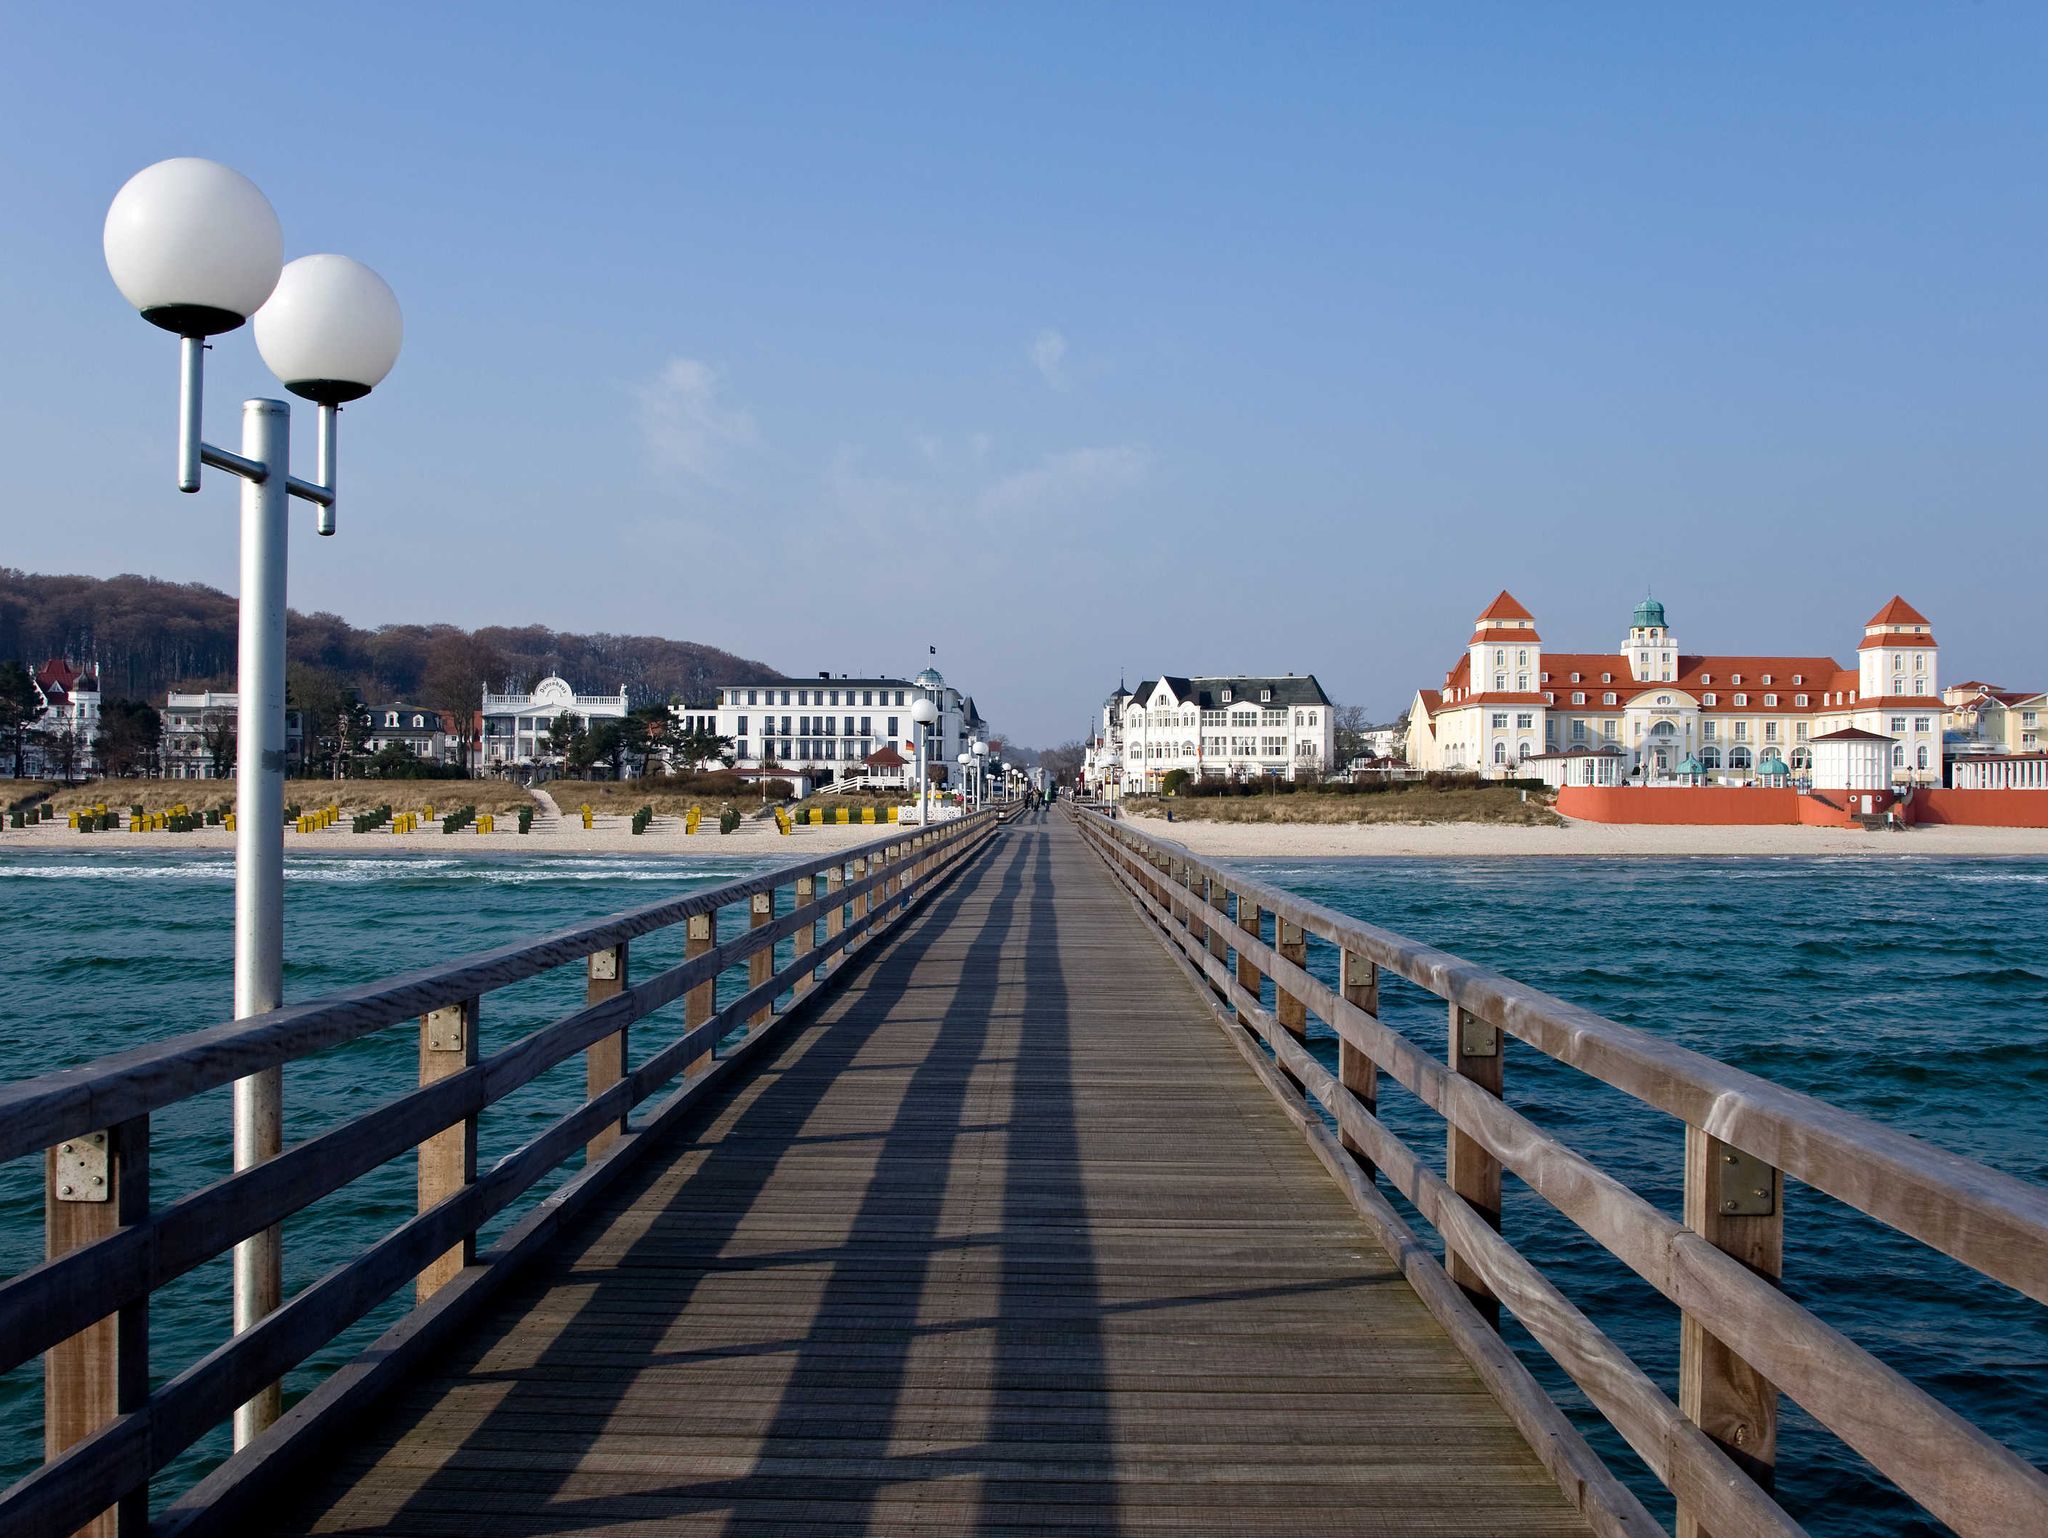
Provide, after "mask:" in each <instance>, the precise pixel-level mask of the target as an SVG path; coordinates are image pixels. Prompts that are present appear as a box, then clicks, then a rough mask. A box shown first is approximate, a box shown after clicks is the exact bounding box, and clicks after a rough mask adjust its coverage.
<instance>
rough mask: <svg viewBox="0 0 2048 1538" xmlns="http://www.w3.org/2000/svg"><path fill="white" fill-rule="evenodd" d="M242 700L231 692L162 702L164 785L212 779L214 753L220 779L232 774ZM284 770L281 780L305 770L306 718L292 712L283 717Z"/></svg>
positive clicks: (176, 695) (176, 697)
mask: <svg viewBox="0 0 2048 1538" xmlns="http://www.w3.org/2000/svg"><path fill="white" fill-rule="evenodd" d="M240 705H241V698H240V696H239V695H237V694H235V693H234V692H233V691H232V690H223V689H203V690H197V691H193V692H189V693H180V692H179V691H177V690H175V689H173V690H172V691H170V693H168V694H166V695H165V696H164V709H163V725H164V731H163V739H162V742H161V744H160V746H159V749H158V755H157V756H158V759H159V761H160V762H161V763H162V765H163V776H164V778H165V779H167V780H206V779H212V778H214V777H215V776H214V773H213V771H214V768H215V766H216V758H215V754H216V749H219V750H220V751H221V753H222V754H223V755H224V756H222V757H221V758H220V760H219V768H220V770H221V777H222V778H228V777H232V776H233V774H234V772H235V737H234V733H235V722H236V718H237V716H238V714H239V710H240ZM284 764H285V773H286V774H297V773H299V772H301V771H302V770H303V769H304V768H305V766H306V727H305V717H304V715H303V714H302V713H301V712H300V711H297V710H287V711H286V712H285V713H284Z"/></svg>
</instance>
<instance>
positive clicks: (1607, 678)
mask: <svg viewBox="0 0 2048 1538" xmlns="http://www.w3.org/2000/svg"><path fill="white" fill-rule="evenodd" d="M1600 682H1602V683H1603V684H1611V683H1613V682H1614V675H1613V674H1612V673H1602V674H1601V675H1600Z"/></svg>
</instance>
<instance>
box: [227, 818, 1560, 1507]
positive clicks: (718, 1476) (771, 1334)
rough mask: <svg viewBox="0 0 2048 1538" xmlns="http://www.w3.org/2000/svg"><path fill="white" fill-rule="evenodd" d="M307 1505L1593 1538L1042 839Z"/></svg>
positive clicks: (871, 977) (784, 1063)
mask: <svg viewBox="0 0 2048 1538" xmlns="http://www.w3.org/2000/svg"><path fill="white" fill-rule="evenodd" d="M299 1488H300V1489H301V1490H302V1491H303V1492H304V1499H303V1503H302V1505H301V1507H300V1508H299V1509H298V1510H296V1511H285V1512H279V1513H276V1514H275V1520H274V1521H273V1522H272V1523H271V1524H269V1525H268V1527H267V1528H265V1529H263V1530H267V1531H275V1532H294V1533H296V1532H321V1533H369V1532H391V1533H439V1534H450V1533H480V1534H487V1535H490V1538H525V1535H541V1534H548V1535H557V1534H572V1533H604V1534H608V1535H619V1534H627V1533H656V1532H660V1533H687V1532H725V1533H741V1534H765V1533H783V1532H789V1533H798V1532H828V1533H829V1532H840V1531H869V1532H876V1533H958V1532H991V1531H1002V1532H1045V1533H1065V1534H1115V1533H1131V1534H1139V1533H1211V1532H1214V1533H1226V1532H1227V1533H1241V1534H1258V1533H1274V1534H1282V1533H1285V1534H1292V1535H1307V1534H1322V1533H1329V1534H1340V1533H1341V1534H1429V1535H1452V1534H1465V1535H1471V1538H1500V1535H1508V1534H1539V1533H1540V1534H1552V1533H1581V1532H1584V1531H1586V1528H1585V1526H1584V1524H1583V1522H1582V1521H1581V1519H1580V1518H1578V1517H1577V1516H1576V1515H1575V1514H1574V1513H1573V1512H1572V1511H1571V1510H1570V1509H1569V1508H1568V1507H1567V1505H1566V1503H1565V1502H1564V1500H1563V1498H1562V1497H1561V1496H1560V1495H1559V1494H1558V1492H1557V1489H1556V1487H1555V1485H1554V1484H1553V1483H1552V1482H1551V1480H1550V1478H1549V1476H1548V1475H1546V1474H1545V1472H1544V1471H1543V1469H1542V1468H1541V1467H1540V1466H1539V1465H1538V1463H1537V1461H1536V1459H1535V1457H1534V1456H1533V1455H1532V1454H1531V1453H1530V1451H1529V1450H1528V1448H1527V1447H1526V1446H1525V1445H1524V1444H1523V1443H1522V1441H1521V1440H1520V1438H1519V1437H1518V1435H1517V1434H1516V1433H1515V1432H1514V1430H1513V1429H1512V1428H1511V1427H1510V1426H1509V1424H1508V1421H1507V1418H1506V1416H1505V1414H1504V1413H1503V1412H1502V1411H1501V1410H1500V1408H1499V1407H1498V1406H1497V1405H1496V1404H1495V1402H1494V1400H1493V1399H1492V1398H1491V1397H1490V1396H1489V1395H1488V1394H1487V1392H1486V1391H1485V1389H1484V1388H1482V1387H1481V1385H1480V1384H1479V1382H1478V1380H1477V1379H1476V1377H1475V1376H1474V1375H1473V1373H1472V1371H1471V1369H1470V1368H1469V1367H1468V1366H1467V1365H1466V1363H1465V1361H1464V1359H1463V1358H1462V1357H1460V1356H1459V1355H1458V1354H1457V1352H1456V1351H1455V1350H1454V1349H1453V1348H1452V1346H1451V1345H1450V1344H1449V1342H1448V1341H1447V1340H1446V1338H1445V1337H1444V1335H1443V1334H1442V1332H1441V1330H1440V1329H1439V1328H1438V1327H1437V1326H1436V1324H1435V1323H1434V1321H1433V1320H1432V1319H1431V1318H1430V1317H1429V1315H1428V1314H1427V1313H1426V1312H1425V1311H1424V1309H1423V1307H1422V1305H1421V1303H1420V1302H1419V1301H1418V1300H1417V1299H1416V1298H1415V1296H1414V1295H1413V1294H1412V1293H1411V1292H1410V1290H1409V1289H1408V1287H1407V1285H1406V1284H1405V1283H1404V1282H1403V1281H1402V1280H1401V1278H1400V1277H1399V1275H1398V1274H1397V1273H1396V1272H1395V1271H1394V1269H1393V1267H1392V1266H1391V1264H1390V1263H1389V1262H1388V1261H1387V1259H1386V1257H1385V1256H1384V1255H1383V1254H1381V1253H1380V1252H1379V1251H1378V1249H1377V1248H1376V1247H1375V1246H1374V1245H1373V1244H1372V1242H1371V1241H1370V1240H1369V1239H1368V1238H1367V1236H1366V1234H1365V1231H1364V1229H1363V1227H1362V1225H1361V1224H1360V1223H1359V1222H1358V1220H1357V1219H1356V1218H1355V1217H1354V1216H1353V1215H1352V1212H1351V1209H1350V1208H1349V1206H1348V1205H1347V1203H1346V1202H1345V1200H1344V1199H1343V1198H1342V1197H1341V1196H1340V1195H1339V1193H1338V1192H1337V1190H1336V1189H1335V1188H1334V1187H1333V1186H1332V1184H1331V1183H1330V1180H1329V1177H1328V1176H1327V1175H1326V1174H1325V1172H1324V1171H1323V1169H1322V1168H1321V1166H1320V1165H1319V1164H1317V1162H1316V1160H1315V1158H1314V1156H1313V1155H1312V1154H1311V1153H1310V1151H1309V1150H1308V1148H1307V1147H1306V1146H1305V1145H1304V1143H1303V1142H1302V1139H1301V1137H1300V1136H1299V1135H1298V1133H1296V1132H1295V1131H1294V1130H1293V1129H1292V1128H1291V1127H1290V1126H1289V1125H1288V1123H1287V1121H1286V1119H1285V1117H1284V1116H1283V1115H1282V1113H1281V1112H1280V1110H1279V1108H1278V1107H1277V1106H1276V1105H1275V1104H1274V1103H1273V1102H1272V1100H1271V1098H1270V1097H1269V1096H1268V1094H1267V1092H1266V1091H1265V1089H1264V1088H1263V1087H1262V1086H1260V1085H1259V1084H1258V1083H1257V1082H1256V1080H1255V1079H1254V1077H1253V1075H1252V1074H1251V1073H1250V1071H1249V1070H1248V1069H1247V1067H1246V1065H1245V1063H1244V1062H1243V1060H1242V1059H1241V1058H1240V1057H1239V1056H1238V1055H1237V1053H1236V1052H1235V1051H1234V1050H1233V1049H1232V1047H1231V1046H1230V1044H1229V1043H1228V1042H1227V1041H1225V1040H1224V1038H1223V1036H1222V1035H1221V1033H1220V1032H1219V1031H1218V1030H1217V1028H1216V1026H1215V1024H1214V1021H1213V1019H1212V1017H1210V1015H1209V1014H1208V1013H1207V1008H1206V1006H1205V1005H1204V1003H1203V1002H1202V1001H1201V1000H1200V999H1199V997H1198V996H1197V995H1196V994H1195V993H1194V992H1193V991H1192V988H1191V986H1190V985H1189V984H1188V983H1187V982H1186V981H1185V980H1184V979H1183V977H1182V975H1181V974H1180V973H1179V972H1178V971H1176V970H1175V968H1174V966H1173V965H1172V963H1171V962H1170V961H1169V960H1168V958H1167V956H1166V954H1165V953H1164V951H1163V950H1162V949H1161V947H1160V946H1159V944H1158V943H1157V941H1156V940H1154V939H1153V938H1152V936H1151V935H1150V934H1148V933H1147V932H1146V930H1145V929H1144V928H1143V926H1142V925H1141V923H1140V921H1139V919H1138V918H1137V916H1136V915H1135V914H1134V913H1133V911H1132V910H1131V908H1130V906H1129V905H1128V903H1127V902H1126V900H1125V899H1124V898H1123V897H1122V896H1121V895H1120V894H1119V893H1118V892H1117V891H1116V890H1115V889H1114V887H1113V886H1112V885H1111V883H1110V881H1109V880H1108V878H1107V877H1106V875H1105V874H1104V872H1103V870H1102V868H1101V866H1100V865H1099V863H1098V862H1097V860H1096V858H1095V856H1094V855H1092V854H1091V853H1089V852H1088V851H1087V850H1086V849H1084V848H1083V847H1082V845H1081V843H1080V841H1079V839H1078V837H1077V836H1076V835H1075V834H1074V833H1073V832H1072V831H1071V829H1069V828H1068V827H1066V826H1065V825H1064V824H1062V823H1059V822H1056V821H1044V820H1039V821H1035V822H1028V823H1026V824H1024V825H1022V826H1019V827H1016V828H1013V829H1011V830H1010V831H1009V832H1007V833H1005V834H1004V835H1003V836H1002V837H1001V838H1000V839H999V840H997V841H996V842H995V843H994V844H993V845H992V846H991V847H990V849H989V850H987V851H986V852H984V853H983V854H982V855H980V856H978V857H977V858H976V859H975V860H974V861H973V862H972V863H971V865H970V867H969V868H968V869H967V871H966V872H965V873H964V874H963V876H962V877H961V878H960V879H959V880H958V881H957V882H956V883H955V884H954V885H953V886H952V887H950V888H949V889H947V890H945V891H943V892H941V893H940V894H938V896H937V897H936V898H935V899H934V900H933V901H932V902H931V903H930V905H929V906H928V907H926V908H925V909H924V910H922V911H921V912H919V913H918V914H916V915H914V916H913V917H911V918H910V919H909V920H907V921H906V922H905V923H904V924H903V925H902V926H901V927H900V928H899V929H898V930H897V931H896V932H895V933H893V934H892V935H891V936H890V937H889V938H888V939H887V940H886V941H884V942H883V943H882V944H881V945H880V946H879V947H878V949H877V952H876V954H875V956H874V958H873V959H872V960H871V961H869V963H868V964H867V965H866V966H865V967H864V968H862V969H861V971H860V972H859V973H858V975H856V976H855V977H854V978H853V979H852V980H851V982H850V983H849V985H848V986H847V987H846V988H845V989H844V991H843V992H841V993H840V994H839V995H838V996H837V997H835V998H834V999H832V1000H831V1002H830V1003H829V1005H828V1006H827V1007H826V1008H825V1009H824V1010H822V1011H821V1012H820V1015H819V1018H818V1019H817V1020H816V1022H814V1023H812V1024H809V1025H804V1026H800V1027H798V1028H796V1029H795V1030H793V1031H792V1033H791V1034H790V1036H789V1038H788V1039H787V1040H786V1041H784V1042H782V1043H780V1044H779V1046H778V1047H777V1049H776V1050H775V1052H774V1055H773V1056H771V1057H769V1058H767V1059H765V1060H764V1066H763V1067H762V1068H761V1069H760V1071H758V1072H757V1073H755V1074H753V1075H752V1076H750V1077H749V1078H748V1079H746V1080H745V1081H743V1082H741V1083H739V1084H738V1085H737V1086H736V1087H735V1088H734V1089H733V1090H732V1091H731V1093H730V1094H729V1096H728V1097H727V1098H726V1099H725V1100H724V1101H722V1102H720V1103H719V1104H717V1105H715V1106H714V1107H712V1108H711V1109H710V1111H709V1112H708V1113H707V1118H706V1120H705V1122H704V1124H703V1125H702V1126H701V1127H700V1128H698V1129H697V1130H696V1131H695V1132H694V1133H693V1134H691V1135H690V1137H689V1138H688V1140H687V1143H686V1144H684V1145H682V1146H679V1147H678V1148H677V1150H676V1151H675V1153H674V1154H673V1156H661V1157H657V1158H655V1159H653V1160H652V1161H651V1162H650V1164H649V1166H648V1167H647V1168H646V1169H643V1170H641V1171H640V1172H638V1173H637V1174H636V1175H634V1176H633V1177H631V1178H629V1179H628V1180H626V1181H625V1182H623V1183H622V1184H621V1186H620V1188H619V1190H618V1191H617V1193H616V1194H615V1195H614V1196H613V1198H612V1199H611V1200H610V1201H609V1202H608V1203H606V1204H605V1205H604V1208H603V1210H602V1212H601V1213H600V1214H599V1216H598V1217H597V1218H595V1219H594V1220H593V1221H591V1222H590V1223H588V1224H587V1225H585V1226H584V1227H583V1228H581V1229H580V1230H578V1231H576V1232H575V1233H574V1234H573V1235H571V1237H570V1238H569V1240H568V1241H567V1242H565V1243H564V1244H562V1245H561V1246H560V1248H559V1252H558V1253H557V1254H555V1255H554V1256H553V1257H551V1259H550V1260H549V1262H548V1263H546V1264H545V1265H543V1266H542V1267H540V1268H538V1269H537V1270H536V1271H534V1272H533V1273H530V1274H529V1275H527V1276H526V1277H525V1278H523V1279H522V1280H520V1281H519V1282H516V1283H515V1284H514V1285H512V1286H511V1287H509V1288H508V1289H507V1291H506V1293H505V1295H504V1296H503V1297H502V1298H501V1299H500V1300H499V1301H498V1302H497V1303H496V1304H495V1306H494V1307H492V1308H491V1309H490V1311H489V1312H488V1313H487V1315H486V1317H485V1318H484V1319H483V1321H482V1323H481V1325H480V1326H479V1327H477V1328H475V1329H474V1330H472V1331H471V1332H470V1333H469V1335H468V1336H467V1337H466V1338H465V1340H464V1342H463V1343H462V1345H461V1347H460V1348H459V1349H458V1350H457V1351H456V1352H454V1353H453V1354H451V1355H450V1356H448V1357H446V1358H444V1359H443V1360H441V1361H440V1362H438V1363H437V1364H436V1366H435V1369H434V1370H432V1371H431V1372H429V1373H428V1374H427V1375H425V1376H424V1377H422V1378H420V1379H419V1380H418V1381H416V1382H415V1383H413V1384H411V1385H410V1386H409V1387H408V1388H407V1389H406V1390H405V1391H403V1392H402V1393H400V1394H399V1395H397V1396H395V1398H394V1399H393V1400H391V1401H390V1402H388V1403H387V1404H386V1405H385V1406H384V1407H383V1408H382V1409H381V1410H380V1411H379V1413H378V1416H377V1420H376V1423H375V1425H374V1426H372V1427H371V1428H369V1429H368V1430H367V1431H366V1432H365V1433H364V1434H363V1435H362V1437H361V1438H360V1440H358V1441H357V1442H355V1443H353V1444H350V1445H346V1446H342V1447H339V1448H337V1449H336V1450H335V1454H334V1461H333V1462H332V1464H331V1466H329V1467H327V1468H325V1469H321V1470H316V1471H315V1473H314V1474H313V1475H312V1477H310V1478H309V1479H307V1480H305V1481H303V1482H301V1484H300V1486H299Z"/></svg>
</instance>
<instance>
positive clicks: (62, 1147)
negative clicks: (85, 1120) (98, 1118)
mask: <svg viewBox="0 0 2048 1538" xmlns="http://www.w3.org/2000/svg"><path fill="white" fill-rule="evenodd" d="M56 1186H57V1200H58V1201H60V1202H103V1201H107V1200H109V1199H110V1198H111V1197H112V1196H113V1194H114V1193H113V1190H112V1188H111V1187H110V1186H109V1185H108V1184H107V1135H106V1133H104V1132H88V1133H86V1135H85V1136H84V1137H75V1138H73V1139H71V1141H70V1142H68V1143H59V1144H58V1145H57V1180H56Z"/></svg>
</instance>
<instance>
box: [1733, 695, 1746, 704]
mask: <svg viewBox="0 0 2048 1538" xmlns="http://www.w3.org/2000/svg"><path fill="white" fill-rule="evenodd" d="M1735 703H1736V704H1737V705H1738V706H1744V705H1747V704H1748V703H1749V696H1748V695H1746V694H1738V695H1736V696H1735Z"/></svg>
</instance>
